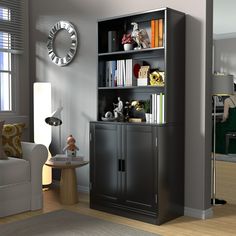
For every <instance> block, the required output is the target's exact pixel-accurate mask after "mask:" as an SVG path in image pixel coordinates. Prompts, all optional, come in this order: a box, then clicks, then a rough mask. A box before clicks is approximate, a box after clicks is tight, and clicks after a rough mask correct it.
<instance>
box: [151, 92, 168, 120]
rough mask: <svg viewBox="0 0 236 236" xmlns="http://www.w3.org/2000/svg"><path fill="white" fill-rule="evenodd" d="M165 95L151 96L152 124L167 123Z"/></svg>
mask: <svg viewBox="0 0 236 236" xmlns="http://www.w3.org/2000/svg"><path fill="white" fill-rule="evenodd" d="M164 104H165V95H164V94H162V93H160V94H152V95H151V111H152V115H151V122H152V123H157V124H163V123H164V122H165V112H164V111H165V110H164V107H165V106H164Z"/></svg>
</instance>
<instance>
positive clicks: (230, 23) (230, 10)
mask: <svg viewBox="0 0 236 236" xmlns="http://www.w3.org/2000/svg"><path fill="white" fill-rule="evenodd" d="M213 4H214V7H213V9H214V10H213V34H214V38H219V37H220V38H231V37H235V36H236V0H213Z"/></svg>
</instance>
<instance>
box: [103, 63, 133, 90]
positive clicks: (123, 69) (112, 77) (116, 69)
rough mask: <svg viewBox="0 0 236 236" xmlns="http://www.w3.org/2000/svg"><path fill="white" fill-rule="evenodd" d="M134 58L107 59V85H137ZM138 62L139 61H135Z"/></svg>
mask: <svg viewBox="0 0 236 236" xmlns="http://www.w3.org/2000/svg"><path fill="white" fill-rule="evenodd" d="M134 62H135V61H134V60H132V59H126V60H124V59H123V60H117V61H107V62H106V71H105V75H106V76H105V78H106V81H105V86H106V87H126V86H136V85H137V79H136V77H135V75H134V72H133V67H134ZM135 63H137V62H135Z"/></svg>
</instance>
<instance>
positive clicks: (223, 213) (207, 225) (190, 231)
mask: <svg viewBox="0 0 236 236" xmlns="http://www.w3.org/2000/svg"><path fill="white" fill-rule="evenodd" d="M58 194H59V193H58V190H56V189H53V190H48V191H45V192H44V208H43V209H42V210H40V211H34V212H25V213H22V214H18V215H14V216H9V217H5V218H0V224H4V223H9V222H13V221H18V220H21V219H26V218H29V217H32V216H35V215H40V214H43V213H46V212H50V211H54V210H58V209H69V210H72V211H75V212H79V213H81V214H85V215H90V216H94V217H97V218H101V219H104V220H108V221H112V222H116V223H120V224H124V225H129V226H132V227H135V228H138V229H142V230H146V231H149V232H153V233H158V234H160V235H162V236H202V235H203V236H205V235H206V236H210V235H214V236H218V235H219V236H221V235H224V236H227V235H232V236H233V235H236V224H235V222H236V205H233V204H226V205H224V206H217V207H214V209H213V211H214V217H213V218H212V219H207V220H198V219H194V218H190V217H186V216H183V217H180V218H178V219H176V220H173V221H171V222H168V223H166V224H163V225H161V226H156V225H151V224H147V223H143V222H140V221H136V220H131V219H127V218H124V217H119V216H116V215H111V214H108V213H104V212H100V211H96V210H92V209H90V208H89V197H88V195H87V194H83V193H79V203H78V204H76V205H73V206H65V205H61V204H60V203H59V196H58ZM0 227H1V225H0Z"/></svg>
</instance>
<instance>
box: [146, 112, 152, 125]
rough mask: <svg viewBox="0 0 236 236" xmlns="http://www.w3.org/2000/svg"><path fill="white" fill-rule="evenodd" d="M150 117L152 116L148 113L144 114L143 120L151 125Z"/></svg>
mask: <svg viewBox="0 0 236 236" xmlns="http://www.w3.org/2000/svg"><path fill="white" fill-rule="evenodd" d="M151 115H152V114H150V113H145V119H146V122H147V123H151V122H152V121H151Z"/></svg>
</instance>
